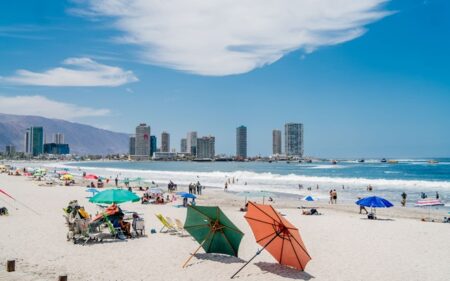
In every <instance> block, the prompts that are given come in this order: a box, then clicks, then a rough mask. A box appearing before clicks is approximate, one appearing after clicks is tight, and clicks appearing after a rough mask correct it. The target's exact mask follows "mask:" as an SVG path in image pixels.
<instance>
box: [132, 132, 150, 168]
mask: <svg viewBox="0 0 450 281" xmlns="http://www.w3.org/2000/svg"><path fill="white" fill-rule="evenodd" d="M135 138H136V139H135V154H134V155H135V156H136V158H137V159H140V160H145V159H148V158H149V157H150V126H147V124H145V123H141V124H139V126H137V127H136V135H135Z"/></svg>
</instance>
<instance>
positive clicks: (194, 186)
mask: <svg viewBox="0 0 450 281" xmlns="http://www.w3.org/2000/svg"><path fill="white" fill-rule="evenodd" d="M203 188H204V187H203V186H202V185H201V184H200V181H197V183H192V182H191V183H190V184H189V186H188V189H189V193H191V194H197V195H202V189H203Z"/></svg>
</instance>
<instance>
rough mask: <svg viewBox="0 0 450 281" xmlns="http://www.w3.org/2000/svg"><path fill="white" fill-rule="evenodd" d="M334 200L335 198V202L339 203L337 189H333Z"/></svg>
mask: <svg viewBox="0 0 450 281" xmlns="http://www.w3.org/2000/svg"><path fill="white" fill-rule="evenodd" d="M333 200H334V204H337V192H336V189H334V190H333Z"/></svg>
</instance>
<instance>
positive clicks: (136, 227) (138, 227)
mask: <svg viewBox="0 0 450 281" xmlns="http://www.w3.org/2000/svg"><path fill="white" fill-rule="evenodd" d="M131 226H132V227H133V231H134V233H136V236H144V235H145V222H144V219H143V218H133V222H132V224H131Z"/></svg>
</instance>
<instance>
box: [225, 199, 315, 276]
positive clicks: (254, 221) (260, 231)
mask: <svg viewBox="0 0 450 281" xmlns="http://www.w3.org/2000/svg"><path fill="white" fill-rule="evenodd" d="M248 203H249V204H248V211H247V213H246V214H245V219H246V220H247V222H248V224H249V225H250V228H251V229H252V231H253V235H254V236H255V239H256V242H257V243H258V244H259V245H261V246H262V249H261V250H258V251H257V252H256V254H255V255H254V256H253V257H252V258H251V259H250V260H248V261H247V263H245V264H244V265H243V266H242V267H241V268H240V269H239V270H238V271H237V272H236V273H235V274H233V276H231V278H233V277H235V276H236V275H237V274H238V273H239V272H240V271H241V270H242V269H243V268H244V267H245V266H247V265H248V264H249V263H250V262H251V261H252V260H253V259H254V258H255V257H256V256H258V255H259V254H260V253H261V252H262V250H266V251H268V252H269V253H270V254H271V255H272V256H273V257H274V258H275V259H276V260H277V261H278V262H279V263H280V264H283V265H286V266H290V267H293V268H295V269H298V270H304V269H305V267H306V264H307V263H308V262H309V261H310V260H311V257H310V256H309V254H308V251H307V250H306V247H305V244H304V243H303V240H302V238H301V236H300V233H299V231H298V228H296V227H295V226H294V225H292V224H291V223H290V222H289V221H288V220H286V219H285V218H284V217H283V216H281V215H280V213H279V212H278V211H276V210H275V209H274V208H273V207H272V206H271V205H260V204H255V203H253V202H248Z"/></svg>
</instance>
